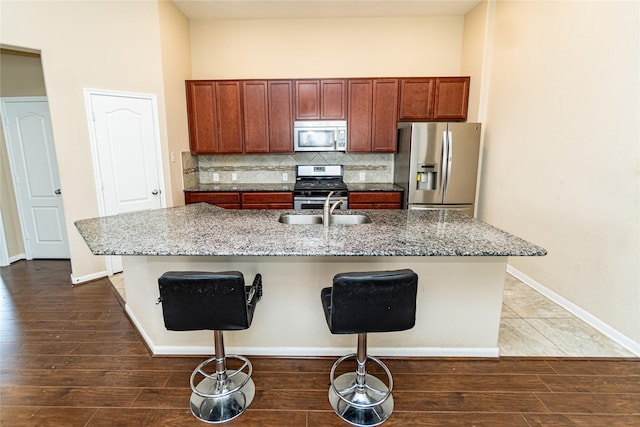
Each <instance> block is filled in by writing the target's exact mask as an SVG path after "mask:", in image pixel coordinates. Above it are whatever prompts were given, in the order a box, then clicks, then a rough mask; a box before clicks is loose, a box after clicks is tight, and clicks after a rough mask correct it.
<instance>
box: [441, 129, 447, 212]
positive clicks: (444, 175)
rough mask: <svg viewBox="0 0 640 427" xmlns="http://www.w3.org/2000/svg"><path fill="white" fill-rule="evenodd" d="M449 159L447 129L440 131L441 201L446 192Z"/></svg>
mask: <svg viewBox="0 0 640 427" xmlns="http://www.w3.org/2000/svg"><path fill="white" fill-rule="evenodd" d="M448 159H449V143H448V139H447V131H446V130H445V131H442V162H441V166H440V171H441V173H440V175H442V176H441V177H440V188H441V191H442V201H443V202H444V196H445V194H446V193H447V173H448V171H449V165H448ZM441 203H442V202H441Z"/></svg>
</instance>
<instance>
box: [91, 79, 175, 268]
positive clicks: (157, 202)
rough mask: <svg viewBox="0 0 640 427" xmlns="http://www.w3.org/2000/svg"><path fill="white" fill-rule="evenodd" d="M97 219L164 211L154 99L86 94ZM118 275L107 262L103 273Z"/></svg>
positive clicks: (115, 261) (118, 264)
mask: <svg viewBox="0 0 640 427" xmlns="http://www.w3.org/2000/svg"><path fill="white" fill-rule="evenodd" d="M85 96H86V98H87V109H88V112H89V120H90V128H91V129H92V146H93V152H94V167H96V169H97V173H96V178H97V179H96V181H97V185H98V193H99V194H100V195H101V197H100V199H101V214H102V215H117V214H121V213H126V212H132V211H140V210H146V209H157V208H161V207H163V206H164V196H163V194H162V172H161V171H162V169H161V159H160V144H159V136H158V135H159V134H158V126H157V114H156V108H155V98H154V97H153V96H148V95H132V94H118V93H109V92H101V91H92V90H86V91H85ZM119 271H122V260H121V259H120V257H109V258H108V260H107V272H108V273H109V274H113V273H117V272H119Z"/></svg>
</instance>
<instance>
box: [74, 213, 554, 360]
mask: <svg viewBox="0 0 640 427" xmlns="http://www.w3.org/2000/svg"><path fill="white" fill-rule="evenodd" d="M283 213H284V214H292V215H295V214H297V213H301V212H296V211H289V212H281V211H273V210H243V211H237V210H225V209H221V208H217V207H215V206H211V205H207V204H204V203H199V204H193V205H188V206H182V207H177V208H168V209H158V210H151V211H144V212H135V213H129V214H122V215H117V216H110V217H102V218H93V219H87V220H81V221H77V222H76V227H77V228H78V230H79V231H80V234H81V235H82V236H83V238H84V239H85V241H86V242H87V244H88V246H89V248H90V250H91V251H92V253H93V254H95V255H122V256H123V263H124V271H125V275H124V281H125V290H126V299H127V301H126V306H125V309H126V312H127V313H128V315H129V316H130V318H131V320H132V321H133V323H134V324H135V325H136V327H137V328H138V330H139V332H140V333H141V335H142V336H143V337H144V339H145V341H146V343H147V344H148V345H149V347H150V348H151V350H152V351H153V353H154V354H210V353H211V351H212V340H213V334H212V333H211V332H209V331H194V332H174V331H167V330H166V329H165V327H164V323H163V320H162V309H161V306H160V305H158V304H156V302H157V300H158V296H159V292H158V285H157V279H158V277H159V276H160V275H162V274H163V273H164V272H166V271H169V270H191V271H227V270H239V271H241V272H242V273H243V274H244V275H245V280H246V281H247V282H248V283H250V282H251V280H252V279H253V276H254V275H255V274H256V273H261V274H262V275H263V283H264V296H263V298H262V301H261V302H260V303H259V304H258V307H257V309H256V314H255V317H254V322H253V325H252V326H251V328H249V329H248V330H245V331H234V332H232V333H228V334H225V341H226V345H227V348H228V352H229V353H240V354H260V355H290V356H319V355H339V354H344V353H347V352H350V351H352V349H353V346H354V339H353V337H351V336H348V335H332V334H331V333H330V332H329V330H328V328H327V326H326V324H325V320H324V315H323V312H322V307H321V304H320V289H321V288H323V287H327V286H331V283H332V278H333V276H334V275H335V274H337V273H340V272H347V271H368V270H391V269H401V268H411V269H413V270H414V271H415V272H416V273H417V274H418V276H419V290H418V301H417V307H418V313H417V317H416V326H415V327H414V328H413V329H411V330H408V331H403V332H395V333H393V334H387V333H378V334H371V335H370V338H369V347H370V352H371V353H372V354H377V355H381V356H392V355H397V356H433V355H445V356H488V357H491V356H497V355H498V333H499V327H500V313H501V308H502V293H503V285H504V275H505V271H506V265H507V258H508V257H509V256H542V255H545V254H546V251H545V250H544V249H542V248H540V247H538V246H536V245H533V244H531V243H529V242H527V241H525V240H523V239H520V238H518V237H516V236H513V235H511V234H509V233H506V232H504V231H501V230H498V229H496V228H494V227H492V226H490V225H488V224H485V223H482V222H480V221H477V220H475V219H473V218H470V217H468V216H465V215H462V214H459V213H456V212H454V211H446V210H444V211H406V210H367V211H357V212H356V211H346V212H341V214H345V215H353V214H365V215H367V216H369V217H370V219H371V223H369V224H359V225H332V226H330V227H328V228H325V227H323V226H322V225H320V224H315V225H293V224H283V223H281V222H279V221H278V219H279V217H280V215H281V214H283ZM305 213H309V212H307V211H305ZM312 213H313V212H312Z"/></svg>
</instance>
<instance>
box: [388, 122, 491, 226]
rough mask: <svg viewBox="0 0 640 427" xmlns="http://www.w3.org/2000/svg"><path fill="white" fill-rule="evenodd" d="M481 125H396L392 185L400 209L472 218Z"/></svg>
mask: <svg viewBox="0 0 640 427" xmlns="http://www.w3.org/2000/svg"><path fill="white" fill-rule="evenodd" d="M480 130H481V125H480V123H435V122H434V123H398V150H397V153H396V155H395V156H394V181H395V183H396V184H397V185H399V186H401V187H402V188H404V200H403V208H406V209H456V210H459V211H462V212H464V213H466V214H468V215H470V216H473V212H474V203H475V197H476V180H477V175H478V155H479V152H480Z"/></svg>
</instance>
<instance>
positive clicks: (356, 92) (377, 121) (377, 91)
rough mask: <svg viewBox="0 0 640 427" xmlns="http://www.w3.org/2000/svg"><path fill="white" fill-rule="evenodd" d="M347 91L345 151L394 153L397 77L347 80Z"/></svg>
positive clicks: (396, 116)
mask: <svg viewBox="0 0 640 427" xmlns="http://www.w3.org/2000/svg"><path fill="white" fill-rule="evenodd" d="M347 93H348V99H349V114H348V117H349V118H348V120H347V126H348V129H347V141H348V147H347V151H349V152H361V153H370V152H394V151H395V150H396V134H397V118H398V80H397V79H353V80H349V81H348V91H347Z"/></svg>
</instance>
